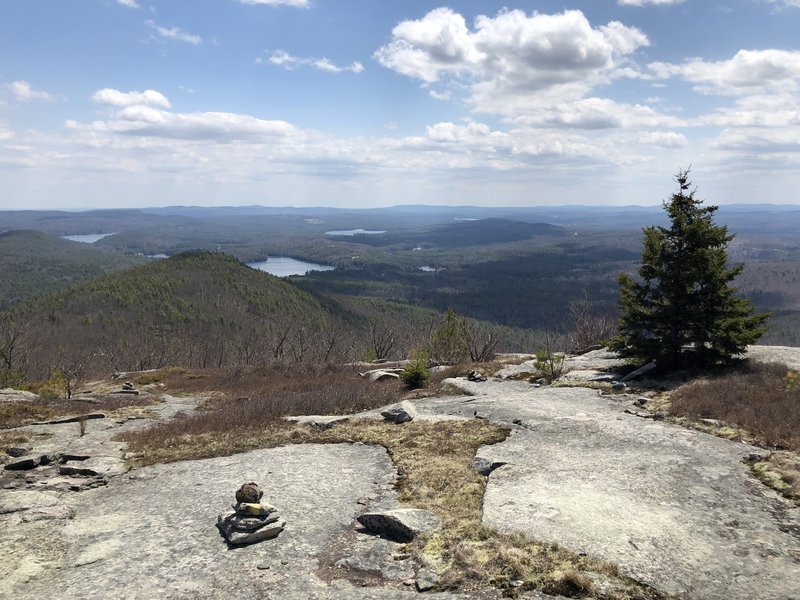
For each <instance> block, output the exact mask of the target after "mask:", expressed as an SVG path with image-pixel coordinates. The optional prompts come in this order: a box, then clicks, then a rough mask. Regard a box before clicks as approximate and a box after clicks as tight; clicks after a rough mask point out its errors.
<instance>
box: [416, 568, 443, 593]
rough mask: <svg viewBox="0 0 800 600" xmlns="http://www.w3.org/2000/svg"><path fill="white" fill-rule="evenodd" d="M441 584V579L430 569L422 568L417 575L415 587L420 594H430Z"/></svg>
mask: <svg viewBox="0 0 800 600" xmlns="http://www.w3.org/2000/svg"><path fill="white" fill-rule="evenodd" d="M438 583H439V577H438V575H436V573H434V572H433V571H431V570H430V569H426V568H424V567H423V568H422V569H420V570H419V572H418V573H417V579H416V581H415V582H414V586H415V587H416V588H417V591H418V592H428V591H430V590H432V589H433V588H435V587H436V586H437V585H438Z"/></svg>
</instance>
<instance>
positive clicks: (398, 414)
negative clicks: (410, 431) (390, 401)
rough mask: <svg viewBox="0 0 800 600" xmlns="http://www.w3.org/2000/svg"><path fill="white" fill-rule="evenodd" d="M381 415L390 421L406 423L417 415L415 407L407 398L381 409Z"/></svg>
mask: <svg viewBox="0 0 800 600" xmlns="http://www.w3.org/2000/svg"><path fill="white" fill-rule="evenodd" d="M381 416H382V417H383V418H384V419H386V420H387V421H390V422H392V423H408V422H409V421H413V420H414V417H416V416H417V409H416V408H415V407H414V405H413V404H411V402H409V401H408V400H403V401H402V402H400V403H399V404H395V405H393V406H390V407H388V408H386V409H384V410H383V411H381Z"/></svg>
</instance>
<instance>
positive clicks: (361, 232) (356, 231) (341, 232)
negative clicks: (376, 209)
mask: <svg viewBox="0 0 800 600" xmlns="http://www.w3.org/2000/svg"><path fill="white" fill-rule="evenodd" d="M381 233H386V231H378V230H374V229H338V230H335V231H326V232H325V235H349V236H353V235H379V234H381Z"/></svg>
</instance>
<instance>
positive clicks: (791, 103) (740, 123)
mask: <svg viewBox="0 0 800 600" xmlns="http://www.w3.org/2000/svg"><path fill="white" fill-rule="evenodd" d="M701 121H702V123H703V124H709V125H716V126H719V127H780V128H784V127H792V126H794V127H797V126H800V98H798V96H796V95H794V94H764V95H753V96H746V97H743V98H739V99H738V100H737V102H736V104H735V105H734V106H733V107H728V108H722V109H719V110H717V111H715V112H714V113H712V114H710V115H706V116H704V117H701ZM798 139H800V134H798Z"/></svg>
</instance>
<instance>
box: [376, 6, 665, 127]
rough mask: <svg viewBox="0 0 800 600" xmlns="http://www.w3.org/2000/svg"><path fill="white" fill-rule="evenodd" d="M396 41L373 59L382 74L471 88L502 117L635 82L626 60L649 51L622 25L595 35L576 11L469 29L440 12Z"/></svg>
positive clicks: (511, 13) (411, 24)
mask: <svg viewBox="0 0 800 600" xmlns="http://www.w3.org/2000/svg"><path fill="white" fill-rule="evenodd" d="M392 36H393V40H392V42H391V43H389V44H387V45H386V46H383V47H381V48H379V49H378V50H377V51H376V52H375V57H376V58H377V60H378V61H379V62H380V63H381V64H382V65H383V66H385V67H387V68H389V69H392V70H394V71H396V72H398V73H400V74H402V75H406V76H408V77H412V78H414V79H418V80H420V81H422V82H424V83H426V84H431V83H434V82H440V81H454V82H457V83H461V84H463V85H466V86H467V87H468V89H469V92H470V99H469V100H470V102H471V103H472V104H473V105H474V106H475V107H476V108H477V109H478V110H482V111H485V112H492V113H499V114H516V113H519V112H531V111H534V110H536V109H537V108H538V107H539V106H541V104H542V103H545V104H549V103H553V102H559V101H563V100H565V99H566V100H570V99H578V98H581V97H582V96H584V95H585V94H586V93H587V92H588V91H589V90H590V89H591V88H592V87H594V86H595V85H598V84H600V83H605V82H608V81H610V80H611V79H613V78H615V77H620V76H632V75H635V74H636V73H635V71H632V70H630V68H629V67H630V64H629V61H628V60H627V59H626V57H627V56H628V55H630V54H632V53H633V52H634V51H635V50H636V49H638V48H640V47H642V46H647V45H648V44H649V41H648V39H647V36H645V35H644V34H643V33H642V32H641V31H639V30H638V29H636V28H634V27H628V26H626V25H623V24H622V23H618V22H611V23H608V24H607V25H604V26H601V27H592V25H591V24H590V23H589V21H588V19H587V18H586V17H585V15H584V14H583V13H582V12H581V11H578V10H568V11H564V12H563V13H558V14H552V15H549V14H542V13H533V14H532V15H527V14H525V13H524V12H523V11H521V10H503V11H501V12H500V13H498V14H497V15H496V16H495V17H487V16H478V17H477V18H476V19H475V23H474V27H473V28H472V29H470V28H469V27H468V26H467V23H466V21H465V19H464V17H463V16H462V15H460V14H458V13H456V12H454V11H452V10H451V9H449V8H437V9H435V10H433V11H431V12H429V13H428V14H427V15H425V16H424V17H423V18H422V19H419V20H413V21H403V22H401V23H400V24H398V25H397V26H396V27H395V28H394V29H393V31H392ZM626 69H627V70H626Z"/></svg>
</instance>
